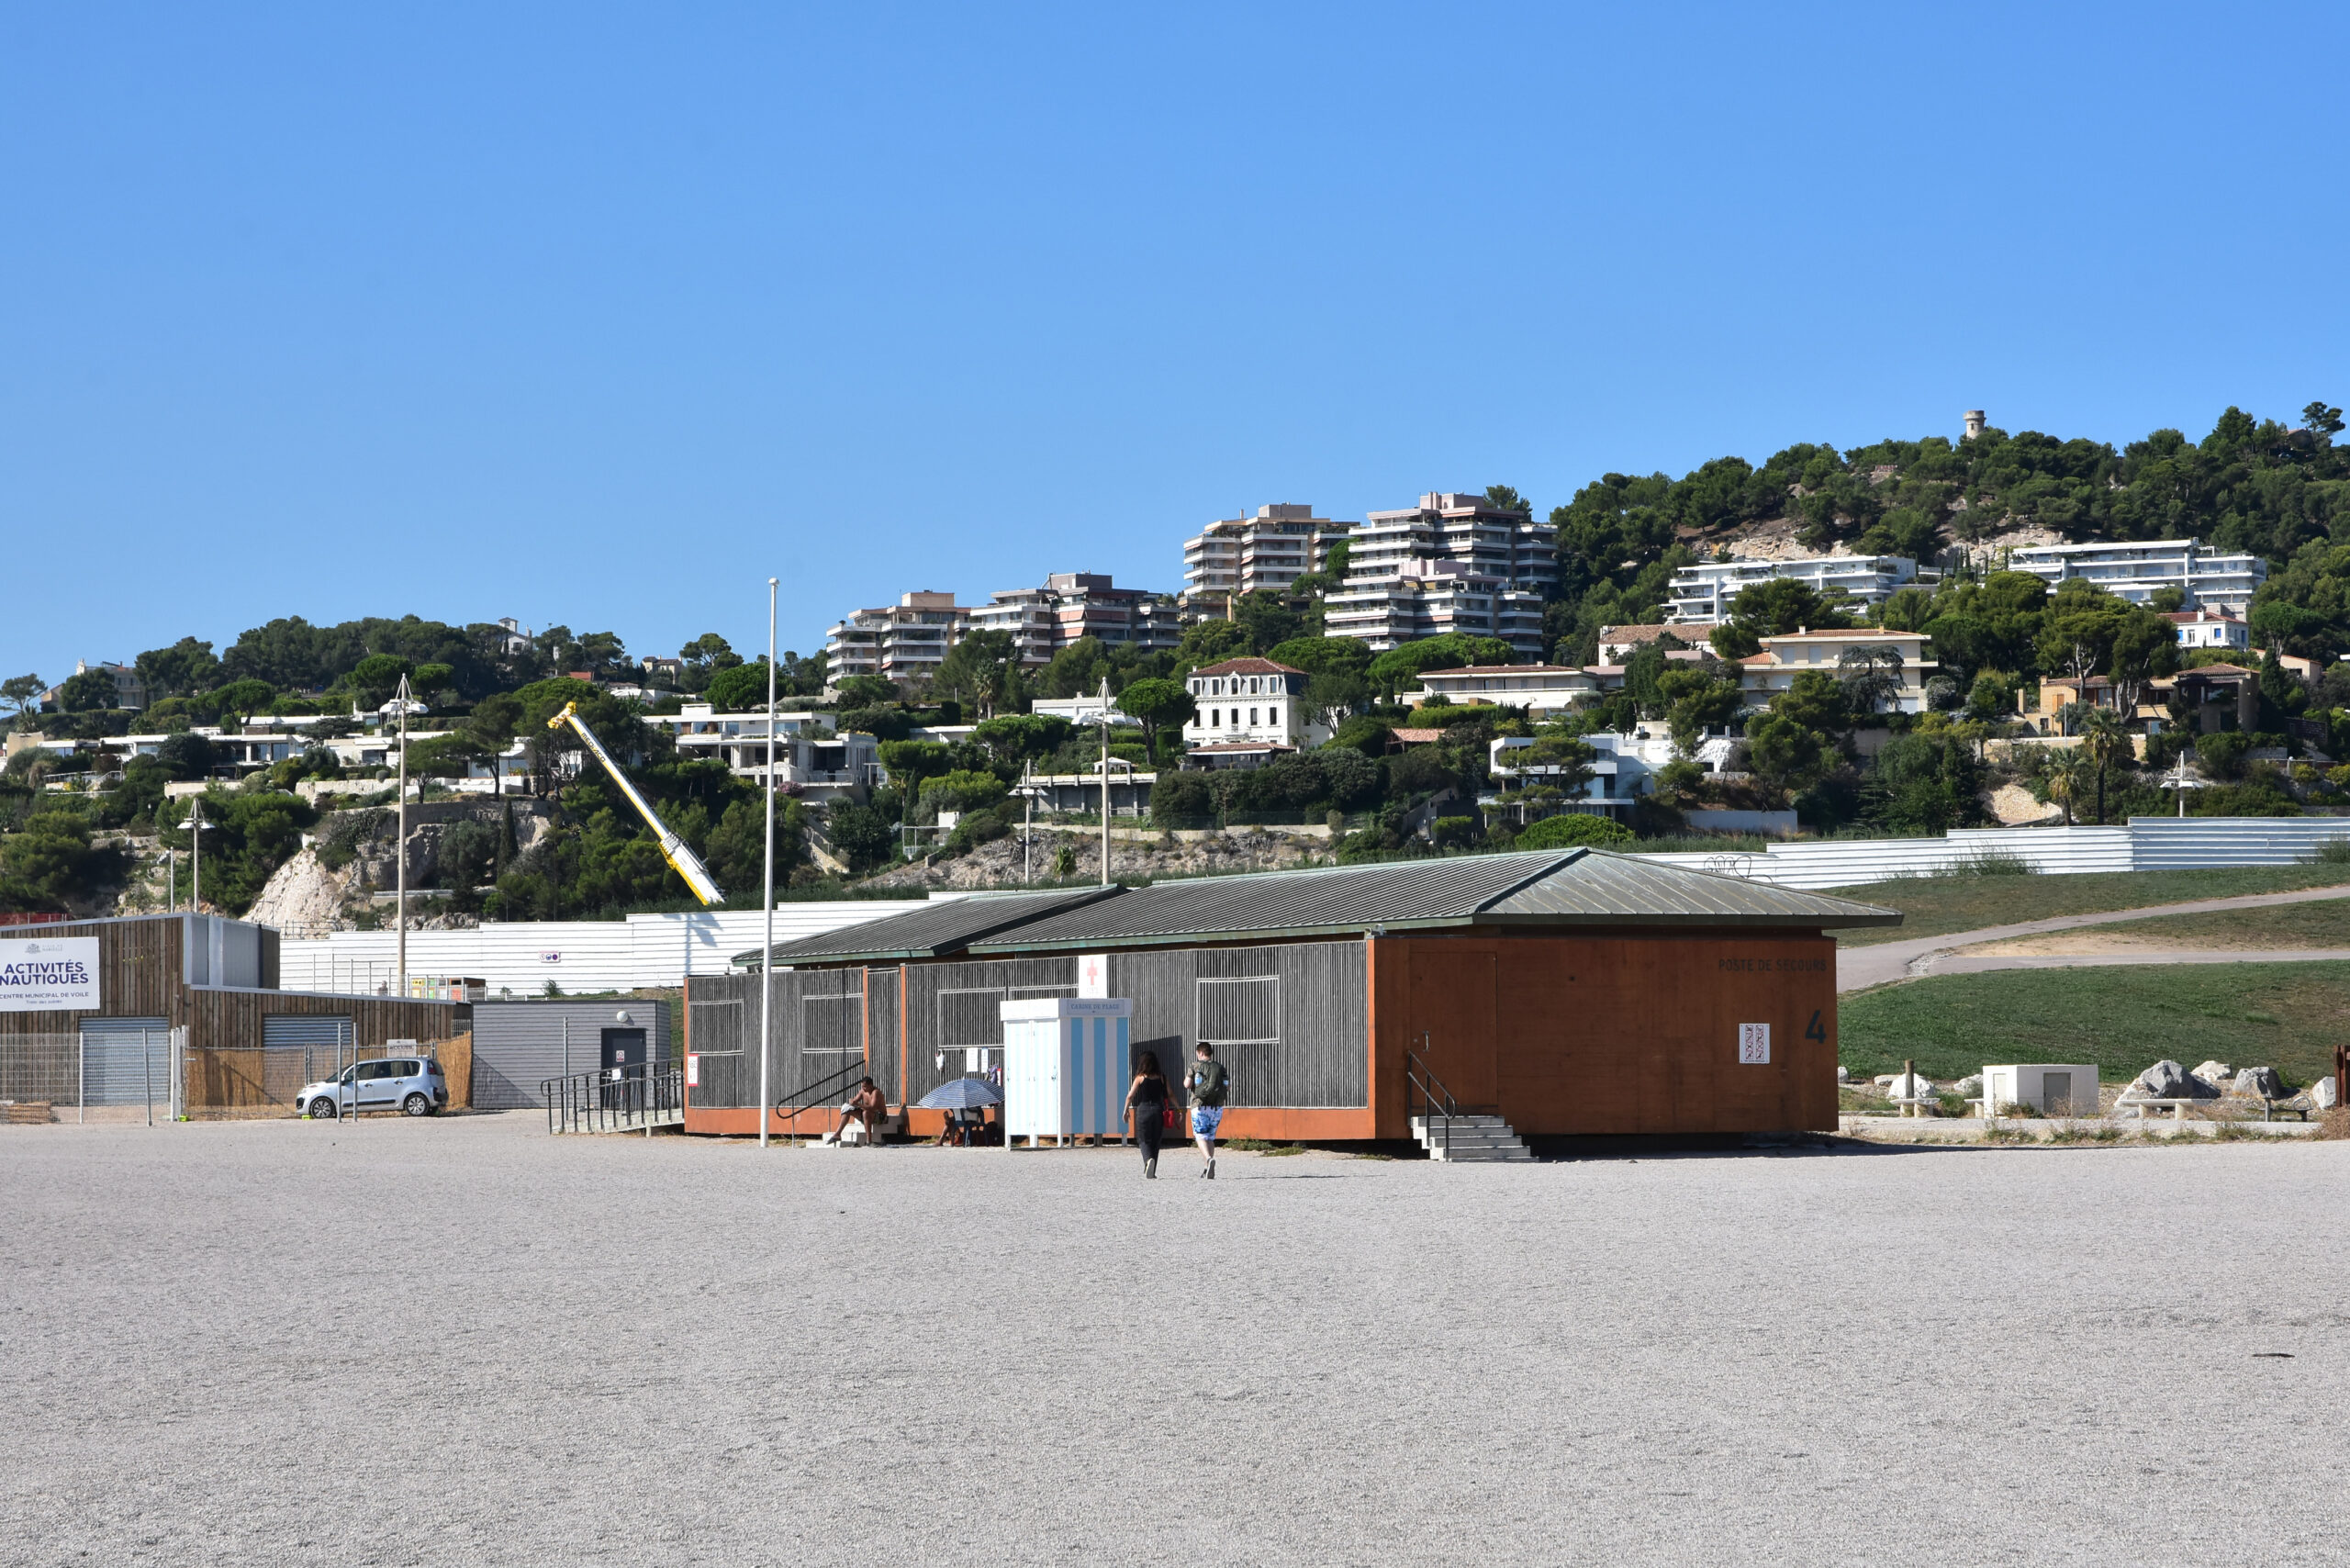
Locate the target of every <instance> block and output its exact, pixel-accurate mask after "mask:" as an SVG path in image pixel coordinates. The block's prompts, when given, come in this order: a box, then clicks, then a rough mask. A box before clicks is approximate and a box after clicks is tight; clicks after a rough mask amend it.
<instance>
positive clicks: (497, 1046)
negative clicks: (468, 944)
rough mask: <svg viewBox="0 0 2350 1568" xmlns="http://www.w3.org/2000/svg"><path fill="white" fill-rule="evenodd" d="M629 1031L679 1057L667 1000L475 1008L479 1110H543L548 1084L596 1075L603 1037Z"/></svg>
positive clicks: (662, 1055)
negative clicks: (639, 1032) (569, 1076)
mask: <svg viewBox="0 0 2350 1568" xmlns="http://www.w3.org/2000/svg"><path fill="white" fill-rule="evenodd" d="M621 1013H626V1014H628V1015H629V1022H628V1023H627V1024H622V1023H621V1021H620V1019H619V1018H618V1016H616V1015H617V1014H621ZM697 1022H699V1020H697ZM566 1027H567V1029H568V1035H567V1036H566V1033H565V1030H566ZM621 1028H634V1029H642V1030H643V1031H644V1039H645V1044H646V1046H647V1047H648V1049H649V1052H650V1054H651V1056H652V1058H653V1059H654V1060H655V1061H656V1062H659V1061H666V1060H668V1059H671V1057H672V1054H673V1053H672V1048H671V1042H670V1038H669V1004H668V1002H666V1000H662V999H658V998H653V999H645V998H627V999H622V1000H615V1001H601V1002H476V1003H474V1105H475V1107H476V1109H478V1110H484V1111H519V1110H523V1109H526V1108H531V1107H536V1106H543V1105H544V1104H545V1103H546V1097H545V1090H544V1085H545V1083H546V1081H547V1080H548V1079H550V1078H561V1077H564V1076H565V1075H566V1074H568V1073H574V1072H592V1071H594V1070H596V1069H597V1068H599V1067H600V1066H601V1065H602V1063H603V1041H604V1036H603V1032H604V1031H605V1030H606V1029H621Z"/></svg>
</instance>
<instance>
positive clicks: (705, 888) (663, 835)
mask: <svg viewBox="0 0 2350 1568" xmlns="http://www.w3.org/2000/svg"><path fill="white" fill-rule="evenodd" d="M565 723H568V724H570V726H571V727H572V728H573V729H575V730H576V731H578V732H579V738H580V739H581V740H582V741H584V742H586V743H587V745H588V750H589V751H592V752H594V753H595V754H596V760H597V761H599V762H600V763H602V764H603V765H604V771H605V772H607V773H609V774H610V775H611V776H612V782H613V783H615V784H617V785H619V786H620V787H621V794H623V795H626V796H627V797H628V803H629V804H630V805H632V806H634V807H635V808H636V810H637V814H638V815H640V816H642V817H643V819H644V820H645V822H646V823H647V824H649V825H650V826H651V827H652V829H653V834H654V836H655V837H656V838H658V839H659V840H660V841H661V855H662V857H663V858H664V859H666V860H667V861H668V862H669V864H670V866H671V867H673V868H675V869H676V871H677V875H678V876H680V877H683V878H684V879H686V886H688V887H689V888H691V889H692V890H694V897H696V898H698V899H699V900H701V902H703V903H705V904H714V903H722V902H725V898H726V895H725V894H724V893H722V892H720V891H719V890H718V884H717V883H716V882H714V881H712V880H711V876H710V868H709V867H707V866H705V865H703V864H702V863H701V857H700V856H699V855H696V854H695V853H694V852H693V850H692V849H691V848H689V847H688V846H687V844H686V841H685V840H684V839H682V838H679V837H678V836H677V834H674V833H671V832H670V831H669V824H668V823H665V822H663V821H662V820H661V817H660V814H659V813H658V812H655V811H654V809H653V807H652V806H651V805H650V804H649V803H648V802H647V801H645V799H644V797H643V796H642V795H640V794H638V793H637V792H636V786H635V785H633V784H631V783H630V782H629V781H628V775H627V774H625V773H622V772H621V767H620V764H619V763H617V762H614V761H613V760H612V757H611V754H610V752H607V751H606V750H605V749H604V747H603V745H602V743H600V742H599V741H598V740H597V739H596V737H595V735H594V734H593V733H592V732H590V731H589V730H588V723H587V721H586V720H584V719H582V718H580V716H579V704H578V703H576V702H566V703H565V704H564V705H563V711H562V712H560V713H557V714H556V715H555V716H554V718H552V719H549V720H548V721H547V728H548V729H550V730H559V729H561V728H563V726H564V725H565Z"/></svg>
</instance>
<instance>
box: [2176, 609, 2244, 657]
mask: <svg viewBox="0 0 2350 1568" xmlns="http://www.w3.org/2000/svg"><path fill="white" fill-rule="evenodd" d="M2170 622H2171V624H2172V625H2174V626H2176V627H2177V628H2178V645H2179V646H2180V647H2182V648H2239V649H2249V648H2250V647H2251V646H2252V628H2251V627H2249V626H2247V625H2245V624H2244V621H2243V620H2242V619H2241V618H2240V617H2237V616H2233V615H2231V614H2229V613H2228V612H2227V610H2225V609H2224V608H2214V607H2212V606H2210V605H2206V606H2204V607H2203V608H2202V609H2200V610H2172V611H2171V612H2170Z"/></svg>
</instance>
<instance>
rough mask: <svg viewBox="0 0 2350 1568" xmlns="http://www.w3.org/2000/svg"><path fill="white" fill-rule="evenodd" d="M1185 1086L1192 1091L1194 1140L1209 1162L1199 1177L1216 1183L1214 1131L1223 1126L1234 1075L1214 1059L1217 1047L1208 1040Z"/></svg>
mask: <svg viewBox="0 0 2350 1568" xmlns="http://www.w3.org/2000/svg"><path fill="white" fill-rule="evenodd" d="M1183 1087H1184V1088H1186V1089H1188V1090H1190V1091H1191V1092H1192V1142H1194V1143H1196V1144H1198V1145H1199V1146H1200V1158H1201V1159H1203V1160H1205V1161H1207V1163H1206V1164H1204V1165H1203V1166H1201V1167H1200V1174H1201V1175H1203V1176H1204V1177H1206V1178H1207V1179H1208V1180H1209V1181H1211V1182H1213V1181H1214V1180H1215V1130H1216V1128H1218V1127H1220V1126H1223V1125H1224V1099H1225V1095H1226V1094H1227V1093H1229V1092H1231V1089H1232V1075H1231V1074H1230V1073H1228V1072H1226V1071H1225V1070H1224V1063H1222V1062H1220V1061H1218V1060H1216V1059H1215V1047H1214V1046H1212V1045H1210V1044H1208V1042H1207V1041H1205V1040H1202V1041H1201V1042H1200V1048H1199V1052H1198V1054H1197V1055H1196V1056H1195V1057H1194V1058H1193V1059H1192V1070H1191V1073H1190V1075H1189V1076H1187V1077H1186V1078H1185V1079H1184V1080H1183Z"/></svg>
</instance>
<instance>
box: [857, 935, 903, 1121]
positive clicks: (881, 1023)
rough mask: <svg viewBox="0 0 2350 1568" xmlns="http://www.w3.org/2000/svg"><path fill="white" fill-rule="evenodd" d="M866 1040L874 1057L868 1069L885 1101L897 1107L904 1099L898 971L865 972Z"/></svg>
mask: <svg viewBox="0 0 2350 1568" xmlns="http://www.w3.org/2000/svg"><path fill="white" fill-rule="evenodd" d="M865 1028H866V1038H867V1040H868V1041H870V1042H871V1045H872V1055H871V1059H870V1065H869V1067H868V1069H867V1070H868V1071H870V1072H871V1073H872V1074H873V1081H874V1082H875V1083H877V1084H878V1085H879V1086H880V1089H881V1093H882V1095H883V1097H884V1098H886V1099H888V1100H889V1101H890V1103H893V1104H894V1103H897V1102H898V1101H900V1100H901V1099H902V1098H904V1092H903V1090H902V1088H901V1085H900V1084H899V1082H898V971H897V969H894V968H891V969H867V970H866V971H865Z"/></svg>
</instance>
